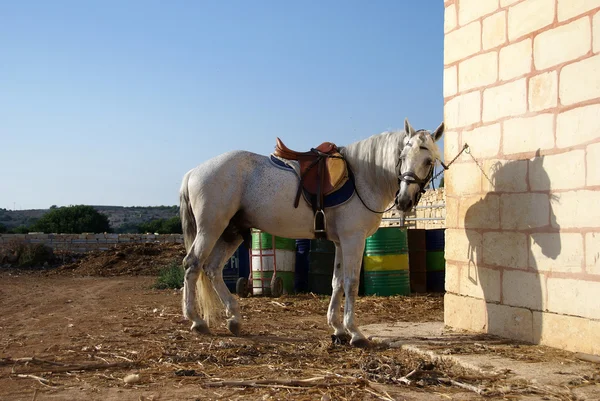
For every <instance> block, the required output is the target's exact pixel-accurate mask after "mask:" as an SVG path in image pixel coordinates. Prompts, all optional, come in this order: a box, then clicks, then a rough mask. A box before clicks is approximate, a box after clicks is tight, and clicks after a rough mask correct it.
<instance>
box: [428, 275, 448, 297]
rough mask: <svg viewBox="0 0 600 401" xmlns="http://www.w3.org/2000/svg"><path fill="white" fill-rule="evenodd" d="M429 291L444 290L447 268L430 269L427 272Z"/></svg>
mask: <svg viewBox="0 0 600 401" xmlns="http://www.w3.org/2000/svg"><path fill="white" fill-rule="evenodd" d="M426 274H427V292H444V291H445V288H444V286H445V285H444V283H445V281H446V270H438V271H428V272H427V273H426Z"/></svg>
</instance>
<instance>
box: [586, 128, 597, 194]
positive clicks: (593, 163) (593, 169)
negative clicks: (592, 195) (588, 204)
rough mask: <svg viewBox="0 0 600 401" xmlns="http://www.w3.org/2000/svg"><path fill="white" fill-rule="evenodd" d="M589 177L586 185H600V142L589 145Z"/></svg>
mask: <svg viewBox="0 0 600 401" xmlns="http://www.w3.org/2000/svg"><path fill="white" fill-rule="evenodd" d="M599 135H600V133H599ZM586 153H587V178H586V185H588V186H592V185H600V167H599V165H598V164H599V161H600V143H594V144H592V145H589V146H588V147H587V152H586Z"/></svg>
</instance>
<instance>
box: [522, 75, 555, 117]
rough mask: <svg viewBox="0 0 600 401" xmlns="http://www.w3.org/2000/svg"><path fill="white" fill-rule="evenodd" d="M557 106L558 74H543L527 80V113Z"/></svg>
mask: <svg viewBox="0 0 600 401" xmlns="http://www.w3.org/2000/svg"><path fill="white" fill-rule="evenodd" d="M557 105H558V74H557V73H556V71H550V72H545V73H542V74H539V75H536V76H534V77H531V79H530V80H529V111H541V110H546V109H549V108H553V107H556V106H557Z"/></svg>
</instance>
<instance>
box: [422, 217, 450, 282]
mask: <svg viewBox="0 0 600 401" xmlns="http://www.w3.org/2000/svg"><path fill="white" fill-rule="evenodd" d="M425 243H426V244H425V245H426V248H427V257H426V259H427V260H426V269H427V273H426V274H427V291H428V292H444V290H445V284H444V283H445V278H446V261H445V259H444V248H445V246H446V240H445V229H443V228H440V229H435V230H427V231H426V232H425Z"/></svg>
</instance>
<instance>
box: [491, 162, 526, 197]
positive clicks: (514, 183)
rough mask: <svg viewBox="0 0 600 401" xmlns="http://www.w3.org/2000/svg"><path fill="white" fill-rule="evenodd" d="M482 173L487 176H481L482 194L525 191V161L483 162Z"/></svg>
mask: <svg viewBox="0 0 600 401" xmlns="http://www.w3.org/2000/svg"><path fill="white" fill-rule="evenodd" d="M483 171H485V172H486V175H487V177H486V176H484V175H483V174H482V175H481V176H482V177H481V182H482V184H481V185H482V189H483V191H484V192H485V191H497V192H526V191H527V160H485V161H484V162H483ZM488 178H489V180H488Z"/></svg>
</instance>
